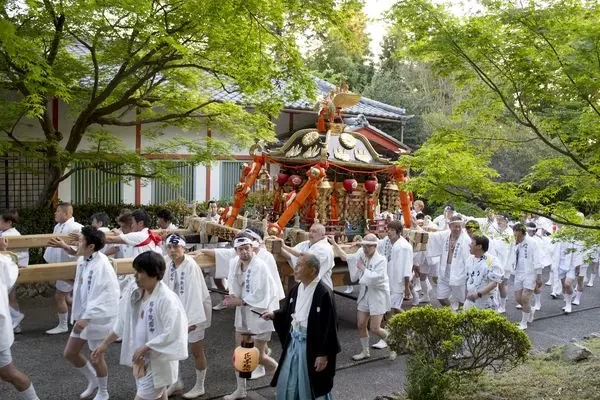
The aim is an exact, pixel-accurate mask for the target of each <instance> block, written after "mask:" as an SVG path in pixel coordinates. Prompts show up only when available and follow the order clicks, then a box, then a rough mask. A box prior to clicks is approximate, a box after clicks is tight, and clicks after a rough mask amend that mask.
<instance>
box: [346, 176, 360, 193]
mask: <svg viewBox="0 0 600 400" xmlns="http://www.w3.org/2000/svg"><path fill="white" fill-rule="evenodd" d="M357 187H358V182H356V179H354V178H348V179H345V180H344V189H346V191H347V192H348V193H352V192H353V191H354V189H356V188H357Z"/></svg>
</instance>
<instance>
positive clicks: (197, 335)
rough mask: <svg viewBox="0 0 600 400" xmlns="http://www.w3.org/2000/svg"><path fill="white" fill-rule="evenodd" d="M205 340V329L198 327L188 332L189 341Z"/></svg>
mask: <svg viewBox="0 0 600 400" xmlns="http://www.w3.org/2000/svg"><path fill="white" fill-rule="evenodd" d="M201 340H204V329H203V328H196V329H194V330H193V331H189V332H188V343H196V342H199V341H201Z"/></svg>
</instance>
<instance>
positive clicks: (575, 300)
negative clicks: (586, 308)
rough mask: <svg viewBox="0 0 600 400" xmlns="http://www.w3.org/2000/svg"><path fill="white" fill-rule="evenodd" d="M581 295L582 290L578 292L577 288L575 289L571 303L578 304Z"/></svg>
mask: <svg viewBox="0 0 600 400" xmlns="http://www.w3.org/2000/svg"><path fill="white" fill-rule="evenodd" d="M581 295H583V292H580V291H579V290H577V291H576V292H575V298H574V299H573V304H575V305H576V306H578V305H579V303H580V302H581Z"/></svg>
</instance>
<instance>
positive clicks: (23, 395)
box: [19, 383, 40, 400]
mask: <svg viewBox="0 0 600 400" xmlns="http://www.w3.org/2000/svg"><path fill="white" fill-rule="evenodd" d="M19 398H20V399H21V400H40V398H39V397H38V395H37V393H36V392H35V388H34V387H33V383H32V384H31V385H29V387H28V388H27V389H25V390H23V391H22V392H19Z"/></svg>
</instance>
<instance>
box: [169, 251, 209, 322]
mask: <svg viewBox="0 0 600 400" xmlns="http://www.w3.org/2000/svg"><path fill="white" fill-rule="evenodd" d="M165 263H166V264H167V271H166V272H165V276H164V277H163V282H164V283H165V284H166V285H167V286H168V287H169V289H171V290H172V291H173V292H175V294H176V295H177V296H179V299H180V300H181V303H182V304H183V308H184V309H185V315H186V316H187V319H188V324H189V326H193V325H195V326H196V328H198V329H206V328H208V327H209V326H210V323H211V316H212V303H211V299H210V293H209V292H208V288H207V287H206V282H205V281H204V275H202V270H201V269H200V267H199V266H198V264H197V263H196V261H195V260H194V258H193V257H192V256H189V255H187V254H186V255H184V260H183V262H182V263H181V264H180V265H179V267H176V266H175V264H174V263H173V261H172V260H171V259H170V258H169V257H168V256H167V257H165ZM200 304H202V307H200Z"/></svg>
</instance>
